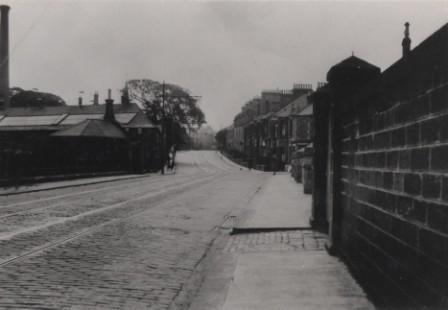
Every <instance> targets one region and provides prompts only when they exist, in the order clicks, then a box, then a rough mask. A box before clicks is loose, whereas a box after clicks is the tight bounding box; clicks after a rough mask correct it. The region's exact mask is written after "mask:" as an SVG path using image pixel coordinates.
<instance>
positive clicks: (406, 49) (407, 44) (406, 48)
mask: <svg viewBox="0 0 448 310" xmlns="http://www.w3.org/2000/svg"><path fill="white" fill-rule="evenodd" d="M409 25H410V24H409V23H408V22H406V23H405V24H404V27H405V29H404V39H403V41H402V42H401V46H402V48H403V58H406V57H407V56H408V55H409V53H410V52H411V42H412V41H411V38H410V37H409Z"/></svg>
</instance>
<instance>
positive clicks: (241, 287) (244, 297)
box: [223, 251, 375, 310]
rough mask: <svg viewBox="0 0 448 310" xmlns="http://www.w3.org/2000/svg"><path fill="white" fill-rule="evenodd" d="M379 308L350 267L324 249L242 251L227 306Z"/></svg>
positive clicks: (236, 309) (231, 309) (254, 309)
mask: <svg viewBox="0 0 448 310" xmlns="http://www.w3.org/2000/svg"><path fill="white" fill-rule="evenodd" d="M279 309H281V310H297V309H301V310H316V309H341V310H342V309H344V310H351V309H357V310H361V309H366V310H367V309H375V308H374V306H373V304H372V303H371V302H370V301H369V300H368V299H367V297H366V295H365V294H364V292H363V290H362V289H361V288H360V287H359V286H358V284H357V283H356V281H355V280H354V279H353V278H352V277H351V275H350V273H349V272H348V270H347V267H346V266H345V265H344V264H343V263H342V262H341V261H339V260H338V259H337V258H335V257H333V256H329V255H328V254H327V253H326V252H325V251H307V252H263V253H244V254H240V255H238V260H237V267H236V270H235V273H234V277H233V281H232V283H231V285H230V289H229V293H228V295H227V298H226V301H225V304H224V307H223V310H279Z"/></svg>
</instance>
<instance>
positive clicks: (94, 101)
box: [93, 92, 100, 105]
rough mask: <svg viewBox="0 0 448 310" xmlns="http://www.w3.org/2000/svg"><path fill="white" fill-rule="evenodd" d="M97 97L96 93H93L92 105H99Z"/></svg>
mask: <svg viewBox="0 0 448 310" xmlns="http://www.w3.org/2000/svg"><path fill="white" fill-rule="evenodd" d="M99 101H100V100H99V95H98V92H95V93H94V94H93V105H98V104H99Z"/></svg>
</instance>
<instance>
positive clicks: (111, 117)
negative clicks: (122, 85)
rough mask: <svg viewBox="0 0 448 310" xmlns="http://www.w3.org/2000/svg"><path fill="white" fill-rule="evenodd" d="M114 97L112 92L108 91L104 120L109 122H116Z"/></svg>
mask: <svg viewBox="0 0 448 310" xmlns="http://www.w3.org/2000/svg"><path fill="white" fill-rule="evenodd" d="M111 97H112V90H111V89H108V90H107V99H106V110H105V111H104V120H105V121H109V122H115V113H114V100H113V99H112V98H111Z"/></svg>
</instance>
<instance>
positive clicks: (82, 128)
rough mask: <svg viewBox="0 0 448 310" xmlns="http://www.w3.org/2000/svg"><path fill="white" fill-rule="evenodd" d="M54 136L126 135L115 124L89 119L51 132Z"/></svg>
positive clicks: (98, 136) (111, 137) (110, 136)
mask: <svg viewBox="0 0 448 310" xmlns="http://www.w3.org/2000/svg"><path fill="white" fill-rule="evenodd" d="M51 136H53V137H64V138H68V137H82V138H108V139H125V138H126V135H125V134H124V133H123V131H122V130H121V129H120V128H119V127H118V126H117V125H115V124H113V123H111V122H108V121H104V120H98V119H88V120H85V121H82V122H81V123H79V124H77V125H75V126H72V127H69V128H67V129H63V130H60V131H57V132H54V133H52V134H51Z"/></svg>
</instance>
